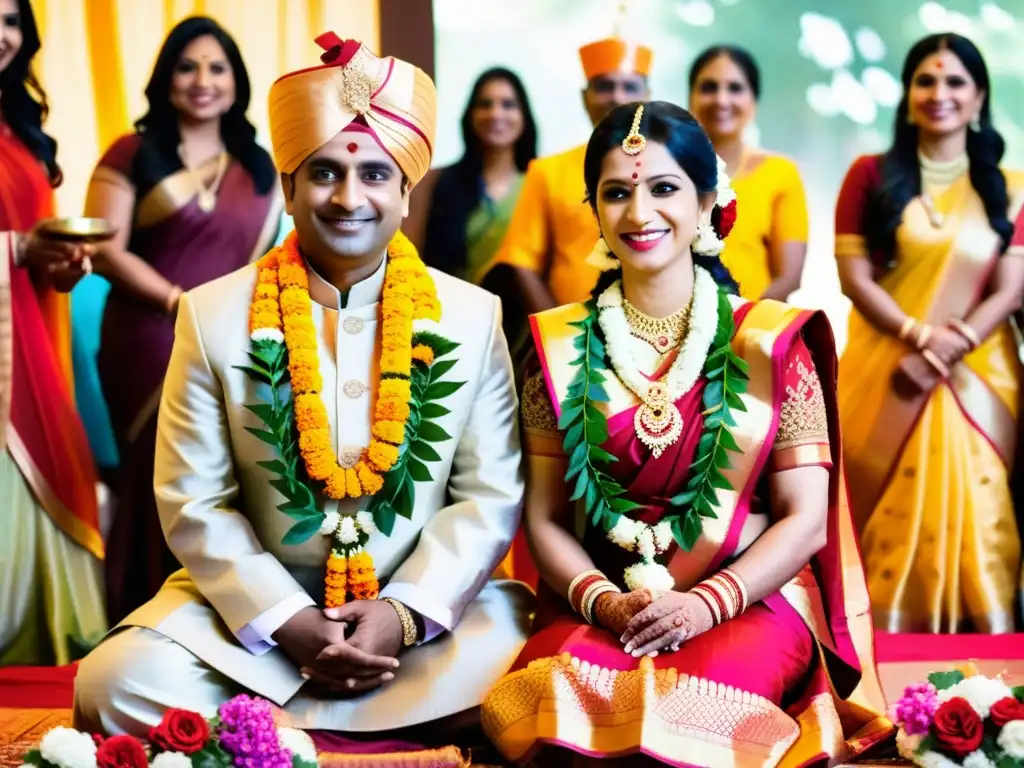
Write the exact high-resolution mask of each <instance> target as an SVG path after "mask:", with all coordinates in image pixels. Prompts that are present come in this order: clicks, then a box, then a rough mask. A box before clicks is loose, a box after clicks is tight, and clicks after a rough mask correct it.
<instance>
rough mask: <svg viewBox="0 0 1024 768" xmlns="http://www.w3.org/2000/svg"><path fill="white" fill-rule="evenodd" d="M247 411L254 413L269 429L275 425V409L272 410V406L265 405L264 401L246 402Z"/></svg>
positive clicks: (276, 418)
mask: <svg viewBox="0 0 1024 768" xmlns="http://www.w3.org/2000/svg"><path fill="white" fill-rule="evenodd" d="M245 409H246V410H247V411H251V412H252V413H255V414H256V416H257V417H258V418H259V420H260V421H262V422H263V423H264V424H266V425H267V426H268V427H270V428H271V429H275V428H276V427H277V422H278V419H279V417H278V415H277V411H275V410H274V406H272V405H266V404H264V403H247V404H246V405H245Z"/></svg>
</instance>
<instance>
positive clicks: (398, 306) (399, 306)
mask: <svg viewBox="0 0 1024 768" xmlns="http://www.w3.org/2000/svg"><path fill="white" fill-rule="evenodd" d="M392 302H393V304H394V310H395V312H396V313H398V314H399V315H400V316H401V317H402V321H403V325H409V324H410V323H411V322H412V315H413V310H414V309H415V307H414V306H413V303H412V293H411V292H410V294H409V295H408V296H395V297H394V298H393V299H392Z"/></svg>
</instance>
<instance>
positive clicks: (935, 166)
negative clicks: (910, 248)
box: [917, 152, 971, 229]
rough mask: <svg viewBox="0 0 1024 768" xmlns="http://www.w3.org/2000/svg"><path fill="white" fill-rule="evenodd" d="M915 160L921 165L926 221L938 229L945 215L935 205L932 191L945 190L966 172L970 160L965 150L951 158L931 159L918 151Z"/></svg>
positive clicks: (922, 203) (943, 222)
mask: <svg viewBox="0 0 1024 768" xmlns="http://www.w3.org/2000/svg"><path fill="white" fill-rule="evenodd" d="M917 162H918V164H919V165H920V167H921V195H920V198H921V205H923V206H924V209H925V212H926V213H927V214H928V222H929V223H930V224H931V225H932V227H934V228H935V229H940V228H941V227H942V226H943V225H944V224H945V223H946V215H945V214H944V213H942V211H940V210H939V209H938V206H936V204H935V198H934V196H933V194H932V192H933V190H937V191H939V192H941V191H943V190H945V189H946V188H948V187H949V186H950V185H951V184H952V183H953V182H955V181H956V180H957V179H959V178H960V177H961V176H963V175H964V174H965V173H967V172H968V171H969V170H970V167H971V161H970V159H969V158H968V157H967V153H966V152H964V153H963V154H962V155H959V156H958V157H955V158H953V159H952V160H932V159H931V158H929V157H926V156H925V155H924V154H922V153H921V152H918V153H917Z"/></svg>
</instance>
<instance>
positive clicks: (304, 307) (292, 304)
mask: <svg viewBox="0 0 1024 768" xmlns="http://www.w3.org/2000/svg"><path fill="white" fill-rule="evenodd" d="M312 308H313V302H312V300H311V299H310V298H309V291H306V290H303V289H302V288H285V289H284V290H283V291H281V314H283V315H285V316H286V317H288V316H295V315H301V316H302V317H308V316H309V313H310V310H312Z"/></svg>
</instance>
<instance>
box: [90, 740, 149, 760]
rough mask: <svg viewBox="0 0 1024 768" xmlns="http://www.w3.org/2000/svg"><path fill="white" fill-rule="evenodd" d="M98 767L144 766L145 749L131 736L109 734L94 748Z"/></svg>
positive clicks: (145, 758)
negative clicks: (109, 735) (107, 737)
mask: <svg viewBox="0 0 1024 768" xmlns="http://www.w3.org/2000/svg"><path fill="white" fill-rule="evenodd" d="M96 765H97V766H98V768H146V766H148V765H149V759H148V758H147V757H146V749H145V747H143V746H142V743H141V742H139V740H138V739H136V738H134V737H132V736H111V737H110V738H109V739H107V740H106V741H104V742H103V743H102V744H100V746H99V748H97V750H96Z"/></svg>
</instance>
